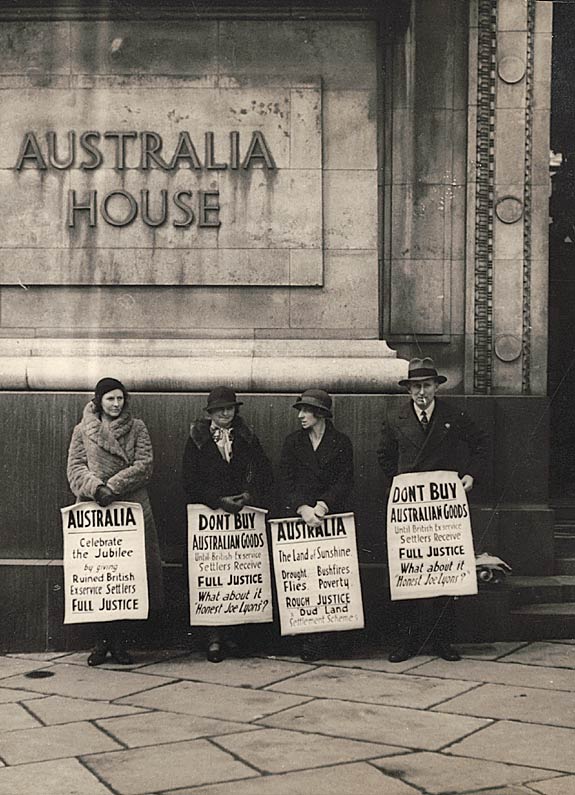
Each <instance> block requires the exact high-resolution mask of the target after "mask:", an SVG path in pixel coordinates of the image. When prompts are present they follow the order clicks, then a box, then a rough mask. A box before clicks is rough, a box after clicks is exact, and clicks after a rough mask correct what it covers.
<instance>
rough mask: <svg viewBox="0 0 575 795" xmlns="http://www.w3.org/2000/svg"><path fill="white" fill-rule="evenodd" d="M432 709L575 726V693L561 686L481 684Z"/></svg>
mask: <svg viewBox="0 0 575 795" xmlns="http://www.w3.org/2000/svg"><path fill="white" fill-rule="evenodd" d="M432 709H433V710H434V711H438V712H449V713H452V714H457V715H476V716H477V717H484V718H496V719H500V720H505V719H507V720H519V721H526V722H527V723H543V724H546V725H548V726H566V727H568V728H572V729H575V693H565V692H564V691H560V690H540V689H537V688H535V687H512V686H510V685H481V686H480V687H478V688H476V689H475V690H471V691H469V692H468V693H464V694H463V695H461V696H456V697H455V698H454V699H451V701H446V702H444V703H443V704H439V705H438V706H437V707H433V708H432Z"/></svg>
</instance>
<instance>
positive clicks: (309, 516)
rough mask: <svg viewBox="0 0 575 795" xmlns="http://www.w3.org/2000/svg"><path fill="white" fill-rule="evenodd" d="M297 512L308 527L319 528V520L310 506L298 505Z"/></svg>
mask: <svg viewBox="0 0 575 795" xmlns="http://www.w3.org/2000/svg"><path fill="white" fill-rule="evenodd" d="M297 512H298V513H299V515H300V516H301V518H302V519H303V520H304V522H305V523H306V524H308V525H309V526H310V527H319V526H320V524H321V519H320V518H319V517H318V516H316V515H315V511H314V509H313V508H312V507H311V505H300V506H299V508H298V509H297Z"/></svg>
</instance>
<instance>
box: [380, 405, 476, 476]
mask: <svg viewBox="0 0 575 795" xmlns="http://www.w3.org/2000/svg"><path fill="white" fill-rule="evenodd" d="M486 454H487V436H486V434H485V433H484V431H483V430H481V429H480V428H478V427H477V426H476V425H475V423H474V422H473V421H472V420H471V419H470V418H469V417H468V415H467V414H466V413H465V412H464V411H457V410H456V409H453V408H451V407H450V406H448V405H447V404H445V403H443V402H442V401H441V400H440V399H439V398H435V408H434V410H433V414H432V415H431V421H430V424H429V430H428V431H427V433H426V432H425V431H424V429H423V428H422V426H421V423H420V421H419V419H418V418H417V415H416V413H415V410H414V408H413V401H412V400H411V398H406V400H405V401H404V402H403V404H402V405H401V406H400V407H399V408H394V409H391V410H389V411H388V413H387V415H386V417H385V419H384V421H383V426H382V433H381V443H380V446H379V450H378V453H377V455H378V460H379V463H380V466H381V468H382V469H383V471H384V472H385V474H386V475H387V476H388V478H390V479H391V478H393V477H394V476H395V475H401V474H403V473H405V472H431V471H433V470H438V469H440V470H448V471H453V472H458V473H459V475H460V476H462V475H471V476H472V477H473V478H474V480H477V479H478V478H479V477H480V476H481V473H482V471H483V470H484V468H485V464H486Z"/></svg>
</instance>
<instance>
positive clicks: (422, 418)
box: [419, 410, 429, 433]
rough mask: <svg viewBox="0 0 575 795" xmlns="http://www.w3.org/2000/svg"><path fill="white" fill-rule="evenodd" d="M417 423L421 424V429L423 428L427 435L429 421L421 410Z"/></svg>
mask: <svg viewBox="0 0 575 795" xmlns="http://www.w3.org/2000/svg"><path fill="white" fill-rule="evenodd" d="M419 421H420V423H421V427H422V428H423V430H424V431H425V433H427V431H428V430H429V420H428V419H427V414H426V413H425V410H423V411H422V412H421V414H420V415H419Z"/></svg>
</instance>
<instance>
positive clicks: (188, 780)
mask: <svg viewBox="0 0 575 795" xmlns="http://www.w3.org/2000/svg"><path fill="white" fill-rule="evenodd" d="M84 761H85V763H86V764H87V765H88V767H89V768H90V769H91V770H92V771H94V772H95V773H96V774H97V776H98V777H99V778H100V780H102V781H104V782H106V783H107V784H108V785H109V786H110V787H112V788H113V790H114V792H116V793H120V795H140V794H141V793H148V792H157V791H162V790H171V789H178V788H181V787H192V786H199V785H201V784H210V783H212V782H216V781H226V780H230V779H241V778H248V777H251V776H255V775H257V773H256V772H255V771H254V770H252V769H251V768H250V767H248V766H247V765H244V764H242V762H239V761H238V760H236V759H234V758H233V757H232V756H231V755H230V754H228V753H226V752H225V751H222V750H221V749H220V748H216V747H215V746H214V745H212V744H211V743H210V742H209V741H208V740H190V741H188V742H181V743H170V744H168V745H157V746H155V747H153V748H136V749H134V750H129V751H119V752H117V753H112V754H97V755H95V756H90V757H88V758H86V759H85V760H84Z"/></svg>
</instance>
